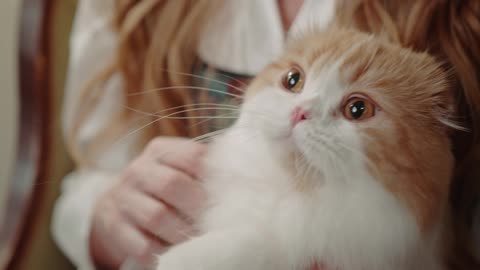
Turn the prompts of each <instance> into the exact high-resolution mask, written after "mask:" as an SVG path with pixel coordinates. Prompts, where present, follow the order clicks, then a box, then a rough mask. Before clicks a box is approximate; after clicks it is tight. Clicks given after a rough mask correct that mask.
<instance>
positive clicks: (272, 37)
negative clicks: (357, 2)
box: [52, 0, 335, 270]
mask: <svg viewBox="0 0 480 270" xmlns="http://www.w3.org/2000/svg"><path fill="white" fill-rule="evenodd" d="M334 1H335V0H305V2H304V4H303V6H302V8H301V9H300V11H299V14H298V15H297V17H296V19H295V21H294V22H293V24H292V27H291V28H290V31H289V33H287V34H285V33H284V31H283V26H282V22H281V18H280V14H279V9H278V6H277V0H262V1H258V0H242V1H238V0H225V2H226V4H225V5H224V7H223V9H222V10H221V11H220V12H218V14H216V16H213V18H212V19H211V21H209V23H208V24H207V27H206V29H205V32H204V33H203V36H202V39H201V40H200V43H199V46H198V50H197V53H198V55H199V56H200V58H201V59H202V60H203V61H205V62H206V63H208V64H210V65H212V66H215V67H218V68H221V69H224V70H228V71H231V72H235V73H240V74H250V75H254V74H256V73H257V72H258V71H260V70H261V69H262V68H263V67H264V66H265V65H266V64H268V63H269V62H271V61H272V60H273V59H274V58H275V57H277V56H278V55H279V54H280V53H281V52H282V50H283V47H284V44H285V40H286V38H287V37H288V35H291V34H292V33H293V32H296V31H301V29H303V28H305V27H308V26H310V25H312V24H315V25H316V26H318V27H324V26H326V25H327V24H328V22H329V21H330V20H331V18H332V17H333V13H334ZM113 5H114V0H102V1H97V0H79V1H78V7H77V14H76V17H75V20H74V25H73V31H72V36H71V40H70V66H69V71H68V80H67V86H66V90H65V99H64V106H63V130H64V133H65V134H66V131H67V130H69V128H70V125H71V124H72V120H73V118H74V117H73V113H74V111H75V108H76V106H79V104H78V102H77V101H78V100H79V93H80V92H81V90H82V87H84V86H85V83H86V82H88V81H89V80H90V79H91V78H92V77H93V76H94V75H95V74H96V73H97V72H98V71H99V70H101V69H102V68H103V67H104V66H105V65H106V64H107V63H108V61H109V60H111V59H112V57H113V53H114V51H115V49H116V44H117V38H118V37H117V36H116V33H115V32H114V31H113V30H112V29H111V28H110V24H109V22H110V18H111V15H112V11H113ZM103 90H104V92H103V95H102V97H101V101H100V103H99V105H98V106H97V107H96V108H95V110H94V112H93V113H92V115H91V117H90V118H89V119H87V121H86V123H85V124H84V125H83V126H82V128H81V129H80V131H79V132H80V133H79V136H78V140H79V141H78V143H79V144H80V145H82V144H86V143H88V142H89V140H90V139H91V138H92V137H93V136H94V135H95V134H97V132H99V131H100V129H101V128H102V127H103V126H105V125H106V123H107V122H108V121H109V120H110V119H111V117H112V116H113V115H115V113H116V112H118V111H119V110H122V109H123V104H124V99H123V95H122V79H121V77H120V75H118V74H117V75H114V76H113V77H112V78H111V79H110V81H109V82H108V83H107V84H106V86H105V89H103ZM81 105H82V106H88V104H81ZM135 140H136V138H135V136H131V137H129V138H128V139H127V140H125V141H123V142H122V143H121V144H118V145H117V144H116V145H115V148H114V149H111V150H108V151H105V153H104V154H102V155H100V156H99V157H98V158H97V159H98V160H97V161H98V162H99V164H100V165H101V167H104V168H106V169H103V170H76V171H73V172H72V173H70V174H69V175H67V176H66V177H65V179H64V180H63V184H62V190H61V192H62V193H61V196H60V197H59V198H58V200H57V202H56V205H55V209H54V215H53V223H52V231H53V236H54V239H55V241H56V243H57V244H58V246H59V247H60V248H61V249H62V250H63V252H64V253H65V254H66V256H67V257H68V258H69V259H70V260H71V261H72V262H73V263H74V264H75V265H76V266H77V268H78V269H84V270H87V269H94V267H93V264H92V261H91V259H90V255H89V244H88V236H89V231H90V223H91V216H92V210H93V207H94V204H95V202H96V200H97V198H98V197H99V196H101V194H102V193H103V192H104V191H105V190H106V189H108V188H109V187H110V186H111V185H112V183H114V182H115V181H116V179H117V174H118V173H119V172H120V170H121V168H123V167H124V166H125V165H126V164H127V163H128V161H130V160H131V159H133V158H134V156H133V151H132V149H131V146H132V145H134V143H135ZM107 168H108V169H107Z"/></svg>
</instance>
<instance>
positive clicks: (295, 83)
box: [282, 67, 304, 93]
mask: <svg viewBox="0 0 480 270" xmlns="http://www.w3.org/2000/svg"><path fill="white" fill-rule="evenodd" d="M303 80H304V75H303V71H302V70H301V69H300V68H299V67H292V68H291V69H290V70H289V71H288V72H287V73H286V74H285V75H283V78H282V85H283V87H285V89H287V90H288V91H290V92H293V93H299V92H300V91H302V89H303Z"/></svg>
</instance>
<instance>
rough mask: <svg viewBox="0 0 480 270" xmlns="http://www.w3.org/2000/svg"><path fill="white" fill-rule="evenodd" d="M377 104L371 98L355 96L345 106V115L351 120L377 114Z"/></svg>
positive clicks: (363, 118) (359, 119)
mask: <svg viewBox="0 0 480 270" xmlns="http://www.w3.org/2000/svg"><path fill="white" fill-rule="evenodd" d="M375 112H376V105H375V103H373V102H372V101H371V100H370V99H369V98H367V97H362V96H353V97H351V98H349V99H348V100H347V102H346V103H345V105H344V107H343V115H344V116H345V118H347V119H348V120H351V121H361V120H365V119H368V118H371V117H373V116H375Z"/></svg>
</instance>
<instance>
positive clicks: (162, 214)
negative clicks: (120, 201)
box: [123, 191, 191, 244]
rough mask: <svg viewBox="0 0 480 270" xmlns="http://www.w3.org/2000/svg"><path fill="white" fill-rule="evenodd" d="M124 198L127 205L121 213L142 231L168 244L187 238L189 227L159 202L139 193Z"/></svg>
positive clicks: (131, 193) (133, 192)
mask: <svg viewBox="0 0 480 270" xmlns="http://www.w3.org/2000/svg"><path fill="white" fill-rule="evenodd" d="M125 196H126V198H125V200H126V201H127V202H128V203H127V204H126V205H125V206H123V211H124V212H125V213H126V215H127V216H128V217H129V218H130V219H131V220H132V222H133V223H135V224H136V225H137V226H138V227H140V228H141V229H142V230H145V231H147V232H149V233H150V234H152V235H155V236H157V237H159V238H161V239H162V240H164V241H166V242H168V243H170V244H177V243H179V242H181V241H184V240H185V239H186V238H188V234H189V232H191V227H190V225H189V224H188V223H187V222H185V221H184V220H183V219H181V218H180V217H179V216H178V214H177V213H176V212H175V211H173V210H172V209H169V207H168V206H166V205H165V204H163V203H162V202H161V201H158V200H156V199H154V198H152V197H150V196H149V195H147V194H144V193H141V192H140V191H132V192H129V193H128V194H126V195H125Z"/></svg>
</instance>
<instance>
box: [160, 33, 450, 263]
mask: <svg viewBox="0 0 480 270" xmlns="http://www.w3.org/2000/svg"><path fill="white" fill-rule="evenodd" d="M292 66H298V67H299V68H301V69H302V70H303V72H304V87H303V90H302V91H301V92H299V93H292V92H289V91H287V90H286V89H284V87H283V86H282V83H281V82H282V76H284V75H285V73H286V72H287V71H288V70H289V69H290V68H291V67H292ZM353 93H360V94H361V95H364V96H367V97H369V98H371V100H372V101H373V102H374V103H375V104H376V105H377V111H376V113H375V116H374V117H372V118H370V119H367V120H362V121H350V120H348V119H346V118H345V117H344V116H343V114H342V106H344V105H343V104H344V102H345V99H346V98H347V97H348V96H349V95H351V94H353ZM451 102H452V101H451V98H450V97H449V84H448V80H447V74H446V73H445V72H444V71H443V70H442V68H441V66H440V65H439V64H438V63H437V62H436V61H435V60H434V59H433V58H432V57H430V56H429V55H428V54H427V53H415V52H412V51H411V50H409V49H405V48H401V47H399V46H397V45H395V44H392V43H389V42H388V41H385V40H382V39H380V38H377V37H375V36H372V35H367V34H363V33H359V32H354V31H349V30H338V29H337V30H332V31H329V32H324V33H310V34H307V35H304V36H303V37H302V38H298V39H297V40H295V41H293V42H291V46H289V48H288V49H287V50H286V52H285V54H284V55H283V56H282V57H280V59H279V60H278V61H276V62H275V63H273V64H271V65H270V66H268V67H267V68H266V69H265V70H264V71H263V72H261V73H260V74H259V75H258V76H257V78H256V79H255V80H254V81H253V82H252V84H251V85H250V87H249V88H248V90H247V92H246V94H245V102H244V104H243V105H242V110H241V115H240V117H239V119H238V121H237V122H236V123H235V124H234V125H233V126H232V127H231V128H230V129H229V130H228V131H227V132H226V133H225V134H223V135H222V136H220V137H218V138H217V139H216V140H215V141H214V142H213V143H212V145H211V146H210V149H209V153H208V155H207V156H206V158H205V177H204V186H205V189H206V190H207V193H208V197H209V201H208V205H207V207H206V209H205V211H204V213H203V214H202V215H201V217H200V218H199V220H198V221H197V224H198V226H199V230H200V233H199V235H198V236H196V237H193V238H192V239H190V240H189V241H187V242H185V243H183V244H180V245H178V246H175V247H173V248H172V249H171V250H169V251H168V252H167V253H165V254H163V255H161V256H160V257H159V260H158V266H157V269H158V270H192V269H195V270H246V269H248V270H297V269H298V270H304V269H308V268H309V267H311V266H312V265H313V264H317V265H319V267H320V268H321V269H325V270H334V269H338V270H359V269H364V270H386V269H388V270H396V269H398V270H406V269H412V270H413V269H425V270H429V269H444V266H443V260H442V259H443V257H442V256H443V251H442V247H443V246H444V245H445V244H444V242H445V232H446V231H447V229H446V223H447V222H446V221H447V216H446V213H447V211H446V210H447V196H448V190H449V185H450V178H451V174H452V167H453V157H452V154H451V151H450V143H449V139H448V127H447V124H448V115H449V114H451V112H450V108H451V107H452V104H451ZM298 107H300V108H302V109H303V110H306V111H309V117H308V119H306V120H304V121H302V122H300V123H299V124H297V125H295V126H292V124H291V117H292V112H293V111H294V109H295V108H298Z"/></svg>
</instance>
